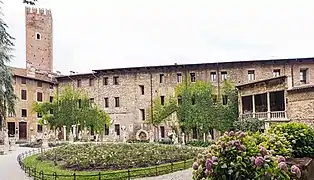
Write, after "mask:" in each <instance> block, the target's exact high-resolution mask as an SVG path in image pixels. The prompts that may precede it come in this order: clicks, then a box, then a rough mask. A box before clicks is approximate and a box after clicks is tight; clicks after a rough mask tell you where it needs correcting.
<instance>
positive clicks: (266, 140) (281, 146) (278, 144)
mask: <svg viewBox="0 0 314 180" xmlns="http://www.w3.org/2000/svg"><path fill="white" fill-rule="evenodd" d="M253 136H254V137H255V138H256V139H257V144H262V145H263V146H264V147H265V148H266V149H267V150H272V151H273V154H274V155H281V156H285V157H290V156H291V155H292V146H291V144H290V142H289V141H288V140H287V139H286V138H285V137H283V136H278V135H277V134H271V133H269V132H266V133H260V132H257V133H254V134H253Z"/></svg>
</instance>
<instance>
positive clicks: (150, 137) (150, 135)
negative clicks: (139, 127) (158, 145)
mask: <svg viewBox="0 0 314 180" xmlns="http://www.w3.org/2000/svg"><path fill="white" fill-rule="evenodd" d="M149 142H150V143H153V142H154V133H153V131H152V130H150V131H149Z"/></svg>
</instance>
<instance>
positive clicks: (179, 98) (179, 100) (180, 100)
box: [178, 96, 182, 105]
mask: <svg viewBox="0 0 314 180" xmlns="http://www.w3.org/2000/svg"><path fill="white" fill-rule="evenodd" d="M181 104H182V97H181V96H178V105H181Z"/></svg>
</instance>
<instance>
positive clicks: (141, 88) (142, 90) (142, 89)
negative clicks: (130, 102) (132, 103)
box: [140, 85, 145, 95]
mask: <svg viewBox="0 0 314 180" xmlns="http://www.w3.org/2000/svg"><path fill="white" fill-rule="evenodd" d="M140 92H141V95H144V93H145V91H144V85H140Z"/></svg>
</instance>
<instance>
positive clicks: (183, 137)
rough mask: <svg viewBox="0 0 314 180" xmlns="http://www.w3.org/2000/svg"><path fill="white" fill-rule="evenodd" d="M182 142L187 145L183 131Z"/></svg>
mask: <svg viewBox="0 0 314 180" xmlns="http://www.w3.org/2000/svg"><path fill="white" fill-rule="evenodd" d="M182 144H183V145H185V134H184V133H182Z"/></svg>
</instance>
